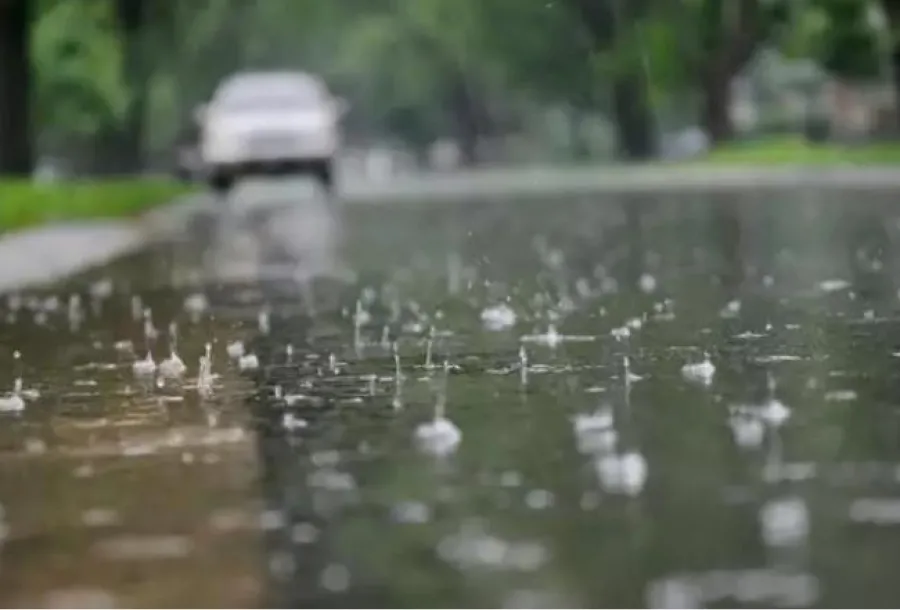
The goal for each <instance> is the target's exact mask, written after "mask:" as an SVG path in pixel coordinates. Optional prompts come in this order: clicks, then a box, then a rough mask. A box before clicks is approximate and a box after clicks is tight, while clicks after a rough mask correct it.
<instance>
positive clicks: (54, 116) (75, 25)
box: [32, 0, 129, 135]
mask: <svg viewBox="0 0 900 610" xmlns="http://www.w3.org/2000/svg"><path fill="white" fill-rule="evenodd" d="M110 25H111V14H110V11H109V7H108V6H107V5H105V4H103V3H99V2H74V1H65V0H61V1H57V2H54V3H52V4H50V5H49V6H47V7H46V9H45V10H44V12H43V13H42V14H41V16H40V19H39V21H38V23H37V25H36V27H35V29H34V34H33V45H32V46H33V57H34V64H35V68H36V70H35V76H36V79H35V80H36V87H35V101H36V106H35V107H36V115H37V120H38V122H39V125H40V126H41V127H42V128H44V129H50V130H56V131H63V132H68V133H74V134H82V135H83V134H91V133H95V132H96V131H97V130H99V129H100V127H101V126H102V125H104V124H108V123H110V122H115V121H117V120H119V119H120V118H121V116H122V112H123V111H124V109H125V107H126V105H127V103H128V97H129V96H128V92H127V90H126V89H125V88H124V86H123V84H122V81H121V72H122V70H121V53H120V52H119V48H118V41H117V39H116V37H115V36H114V35H113V33H112V32H111V29H110Z"/></svg>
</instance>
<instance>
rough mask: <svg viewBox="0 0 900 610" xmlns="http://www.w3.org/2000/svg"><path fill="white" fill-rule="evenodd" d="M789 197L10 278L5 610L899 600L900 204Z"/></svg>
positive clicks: (380, 230) (448, 213)
mask: <svg viewBox="0 0 900 610" xmlns="http://www.w3.org/2000/svg"><path fill="white" fill-rule="evenodd" d="M793 196H794V195H787V194H786V195H782V196H781V198H780V199H779V197H774V198H772V199H767V200H757V199H743V198H741V197H736V196H732V197H727V198H721V199H720V198H708V199H703V198H701V199H684V200H681V199H677V198H670V197H660V198H657V199H653V198H650V199H635V200H624V201H616V200H610V201H605V202H604V201H600V202H598V201H572V200H561V201H555V202H552V205H550V204H547V203H542V204H536V203H535V204H532V203H523V202H519V203H516V204H514V205H513V204H505V203H502V202H495V203H493V204H490V205H489V204H481V203H471V204H460V205H453V206H447V205H438V204H434V205H429V206H414V207H413V206H409V207H404V206H399V205H397V206H390V207H382V206H377V207H376V206H372V207H358V208H348V209H347V210H345V214H346V218H345V223H344V226H343V228H342V233H343V235H344V238H345V240H346V243H345V244H344V246H345V247H344V248H343V250H342V251H341V256H342V258H343V259H344V263H342V265H343V269H344V271H346V270H347V269H352V273H345V272H343V271H342V272H341V273H336V272H335V273H331V272H330V271H328V270H329V269H331V270H334V269H337V268H338V267H341V265H335V264H332V263H334V261H333V260H330V259H331V258H333V257H335V256H337V255H336V254H335V252H334V251H332V250H331V249H330V248H331V245H333V244H330V245H329V248H328V252H327V253H326V252H324V249H325V246H324V245H322V244H319V245H318V246H316V245H311V246H309V247H308V248H306V249H304V248H300V247H293V248H290V247H280V246H279V244H274V245H273V244H272V243H269V242H265V241H264V240H263V238H262V237H260V236H259V235H258V234H257V235H256V237H255V241H254V235H255V234H254V231H259V230H260V229H259V228H258V227H256V228H253V227H245V228H244V230H245V231H247V232H249V233H248V234H246V235H243V236H242V237H241V239H240V240H237V242H235V243H238V242H239V243H241V244H244V245H241V246H240V248H238V247H237V246H235V244H233V243H231V242H230V241H228V240H232V239H235V240H236V239H237V238H236V237H235V235H236V233H235V231H237V232H240V231H238V228H235V227H231V228H230V229H229V231H228V232H226V233H222V232H219V233H217V232H216V231H211V232H207V238H206V239H207V240H209V239H211V240H212V243H207V242H199V241H198V242H197V243H191V241H190V240H185V241H184V242H183V243H179V244H176V245H170V246H166V247H165V248H164V251H163V252H156V253H151V254H145V255H141V256H137V257H134V258H133V259H131V260H129V261H125V262H122V263H121V264H119V266H117V267H116V268H112V269H108V270H103V271H101V272H98V273H96V274H92V275H91V276H85V277H84V278H80V279H78V280H76V281H74V282H72V283H71V285H67V286H65V287H63V288H61V289H60V290H58V291H54V292H52V293H50V292H48V293H40V294H38V293H35V294H23V295H13V296H11V297H9V298H8V299H7V301H6V302H5V304H4V306H3V307H2V308H0V317H2V319H3V320H4V322H3V324H2V325H0V334H2V336H3V342H2V344H3V346H4V349H3V350H2V351H0V371H2V372H0V383H2V384H4V387H3V396H2V398H0V417H2V418H3V419H4V420H5V421H4V426H3V427H2V428H0V429H2V430H3V431H2V432H0V452H2V453H0V455H2V458H3V459H2V460H0V506H2V512H0V515H2V545H3V546H2V557H3V570H0V585H2V586H0V590H2V591H3V593H2V597H3V600H4V602H5V603H6V604H7V605H9V604H37V605H44V606H47V605H51V606H53V605H56V606H60V605H65V606H72V607H79V606H80V607H87V606H90V607H113V606H129V605H132V606H147V605H155V606H171V605H173V604H174V605H183V606H191V605H198V606H211V605H221V606H251V607H253V606H275V607H297V606H300V607H303V606H325V605H327V606H337V605H340V606H342V607H352V606H354V605H360V604H365V605H367V606H369V607H378V606H384V607H391V606H393V607H413V606H415V607H433V606H436V605H442V606H448V605H453V606H456V607H557V608H558V607H644V606H647V607H705V606H708V605H729V606H730V605H735V604H737V605H744V606H749V607H759V606H786V607H807V606H846V605H848V604H852V603H853V602H854V601H855V602H857V603H863V604H864V605H870V606H871V605H885V604H887V605H890V604H891V603H892V602H891V600H896V594H895V592H894V589H895V588H896V586H897V585H896V584H895V581H896V578H895V577H894V575H893V569H892V567H893V562H892V561H891V559H892V557H893V556H894V548H895V547H896V543H897V540H895V538H897V536H898V535H900V446H898V441H897V438H898V437H897V431H898V429H900V427H898V426H900V419H898V410H897V401H896V392H895V391H894V390H895V388H896V386H897V382H898V379H900V377H898V375H897V373H896V370H897V369H896V366H897V356H896V354H897V353H900V344H898V343H900V339H897V338H895V337H900V334H898V332H897V331H898V330H900V323H898V320H900V317H898V314H900V299H898V292H897V290H898V288H900V277H897V276H896V275H895V274H894V265H893V264H892V260H893V258H895V257H896V254H897V253H896V251H895V250H894V249H892V248H893V244H894V243H898V242H897V241H896V240H894V237H896V236H895V233H896V230H895V229H894V227H896V226H897V224H896V222H894V221H893V216H892V214H894V213H895V212H894V211H893V210H892V208H890V207H889V206H888V205H887V204H888V203H889V202H887V201H885V202H883V201H880V200H878V199H877V198H876V197H875V196H874V195H873V196H872V197H873V201H872V202H869V203H870V205H868V206H866V207H862V206H860V205H858V204H857V201H856V199H858V197H855V198H854V199H853V201H852V202H851V203H848V204H847V205H834V206H829V207H828V209H827V210H826V209H824V208H823V209H822V210H821V211H820V212H818V213H816V214H812V215H811V214H810V213H809V210H808V209H807V208H806V207H805V206H801V205H799V204H798V205H797V206H793V207H792V206H791V205H789V203H790V200H791V198H792V197H793ZM834 196H835V197H837V194H834ZM837 203H841V200H838V201H837ZM280 213H287V214H296V212H283V211H282V212H278V211H273V212H272V214H273V215H274V218H272V219H269V220H267V221H266V222H265V223H263V225H264V226H266V227H272V226H275V225H278V224H279V223H278V222H277V221H278V214H280ZM281 224H282V225H285V226H286V225H287V224H288V223H281ZM260 226H262V225H260ZM266 230H267V231H269V229H266ZM266 235H269V233H266ZM735 235H739V236H740V239H737V238H736V237H735ZM273 239H274V238H273ZM278 239H281V240H291V239H298V238H296V236H295V237H293V238H292V236H291V232H290V231H286V230H285V231H283V235H282V236H281V237H279V238H278ZM223 240H224V241H225V242H227V243H223ZM241 240H243V241H241ZM248 243H249V244H255V245H254V247H253V248H250V247H249V246H247V245H246V244H248ZM316 248H319V250H316ZM210 251H213V252H219V253H229V252H230V254H228V256H231V257H233V258H234V259H235V260H231V262H229V265H232V267H229V268H230V269H232V268H237V267H240V269H241V273H240V274H234V273H231V272H229V274H222V273H219V272H217V271H221V270H220V269H219V268H218V267H217V259H216V258H215V257H212V256H210V255H209V252H210ZM223 256H224V254H223ZM238 259H239V260H238ZM309 259H312V260H315V261H316V267H315V268H314V269H313V270H312V271H310V268H305V270H304V271H303V272H302V273H301V272H300V271H297V269H296V267H297V265H298V264H299V265H300V266H303V265H304V264H306V262H305V261H308V260H309ZM875 260H877V261H880V264H877V265H875V264H873V263H872V261H875ZM232 263H233V264H232ZM237 263H240V265H238V264H237ZM292 265H293V267H292ZM272 269H276V270H277V272H274V271H272ZM292 269H293V270H292Z"/></svg>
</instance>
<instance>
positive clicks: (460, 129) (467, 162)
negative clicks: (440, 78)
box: [450, 74, 481, 167]
mask: <svg viewBox="0 0 900 610" xmlns="http://www.w3.org/2000/svg"><path fill="white" fill-rule="evenodd" d="M450 113H451V117H452V119H453V124H454V128H455V131H456V134H455V136H456V141H457V143H458V144H459V151H460V162H461V163H462V165H463V166H464V167H474V166H475V165H477V164H478V162H479V161H480V157H479V154H478V153H479V151H478V143H479V140H480V137H481V121H480V120H479V112H478V108H477V107H476V101H475V99H474V98H473V96H472V93H471V91H470V90H469V85H468V83H467V82H466V78H465V76H464V75H462V74H460V75H458V77H457V78H456V79H455V82H454V83H453V84H452V87H451V92H450Z"/></svg>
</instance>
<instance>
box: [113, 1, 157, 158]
mask: <svg viewBox="0 0 900 610" xmlns="http://www.w3.org/2000/svg"><path fill="white" fill-rule="evenodd" d="M116 20H117V22H118V26H119V33H120V34H119V35H120V36H121V41H122V58H123V61H122V70H123V74H122V78H123V81H124V82H125V83H126V85H127V87H128V92H129V94H130V96H131V98H130V101H129V104H128V108H127V110H126V112H125V116H124V118H123V121H122V125H121V128H120V130H119V136H118V138H115V139H116V140H117V142H116V143H115V148H116V153H117V154H116V158H117V159H118V163H117V167H116V168H115V170H117V172H121V173H137V172H140V171H141V170H142V169H143V162H144V158H143V156H144V155H143V152H144V151H143V144H144V119H145V114H146V108H147V103H146V99H147V78H148V77H149V74H148V70H147V63H146V54H145V52H144V44H143V40H142V38H143V31H144V27H145V25H146V5H145V2H144V0H116Z"/></svg>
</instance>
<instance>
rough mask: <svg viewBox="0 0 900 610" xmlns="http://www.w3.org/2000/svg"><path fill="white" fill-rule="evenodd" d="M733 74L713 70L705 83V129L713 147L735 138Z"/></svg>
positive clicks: (727, 71) (702, 118)
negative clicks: (732, 93) (732, 113)
mask: <svg viewBox="0 0 900 610" xmlns="http://www.w3.org/2000/svg"><path fill="white" fill-rule="evenodd" d="M731 103H732V95H731V72H730V70H726V69H717V68H713V69H711V70H710V71H709V73H708V74H707V76H706V78H705V79H704V83H703V114H702V117H701V120H702V123H703V128H704V130H705V131H706V135H707V137H708V138H709V141H710V144H712V145H713V146H715V145H717V144H720V143H722V142H727V141H728V140H730V139H731V138H732V137H733V136H734V125H733V124H732V122H731Z"/></svg>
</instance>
